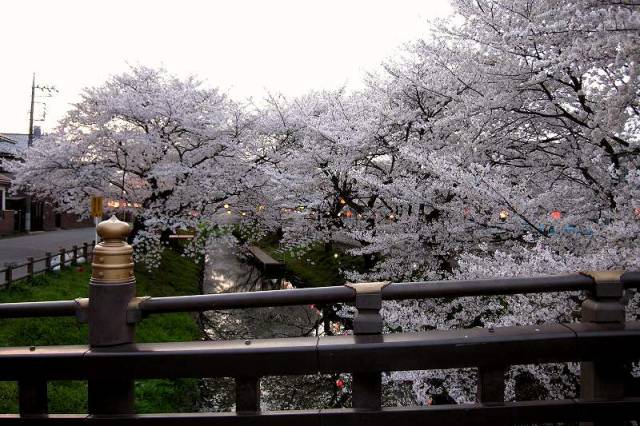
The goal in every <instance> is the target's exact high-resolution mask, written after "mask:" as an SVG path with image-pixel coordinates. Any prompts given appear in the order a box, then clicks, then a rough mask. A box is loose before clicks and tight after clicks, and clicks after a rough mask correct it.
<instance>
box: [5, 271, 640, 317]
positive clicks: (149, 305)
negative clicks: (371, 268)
mask: <svg viewBox="0 0 640 426" xmlns="http://www.w3.org/2000/svg"><path fill="white" fill-rule="evenodd" d="M620 280H621V282H622V284H623V286H624V287H625V288H627V289H629V288H638V287H640V271H628V272H625V273H624V274H623V275H622V276H621V278H620ZM594 285H595V284H594V281H593V279H592V278H591V277H588V276H586V275H583V274H563V275H549V276H540V277H527V278H519V277H516V278H498V279H480V280H456V281H446V280H444V281H424V282H406V283H392V284H389V285H387V286H386V287H384V288H383V289H382V290H381V296H382V299H383V300H406V299H427V298H439V297H469V296H495V295H513V294H521V293H549V292H565V291H581V290H592V289H593V287H594ZM355 297H356V295H355V292H354V291H353V289H351V288H349V287H346V286H333V287H315V288H300V289H285V290H269V291H252V292H242V293H218V294H200V295H191V296H169V297H145V298H142V299H140V303H139V304H138V305H137V307H138V309H139V310H140V312H141V314H143V315H148V314H157V313H169V312H204V311H210V310H219V309H240V308H257V307H275V306H294V305H308V304H331V303H352V302H354V301H355ZM78 309H83V306H82V305H81V304H79V303H78V302H77V301H76V300H66V301H46V302H20V303H0V318H16V317H29V316H33V317H40V316H74V315H78Z"/></svg>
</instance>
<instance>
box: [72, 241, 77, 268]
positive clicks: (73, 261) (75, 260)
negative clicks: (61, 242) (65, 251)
mask: <svg viewBox="0 0 640 426" xmlns="http://www.w3.org/2000/svg"><path fill="white" fill-rule="evenodd" d="M71 250H72V252H71V264H72V265H74V266H75V265H77V264H78V246H76V245H74V246H73V248H72V249H71Z"/></svg>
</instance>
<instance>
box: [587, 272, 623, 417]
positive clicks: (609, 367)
mask: <svg viewBox="0 0 640 426" xmlns="http://www.w3.org/2000/svg"><path fill="white" fill-rule="evenodd" d="M623 272H624V271H604V272H583V275H586V276H588V277H590V278H592V279H593V282H594V286H593V290H591V291H588V292H587V300H585V301H584V302H583V303H582V312H581V314H582V322H592V323H600V324H610V326H616V325H617V326H619V327H620V328H623V327H624V322H625V307H624V303H623V297H624V287H623V285H622V282H621V280H620V277H621V276H622V274H623ZM611 355H612V357H611V358H609V359H607V360H594V361H588V362H586V361H585V362H582V363H580V398H581V399H583V400H585V401H591V400H600V399H609V400H613V399H621V398H623V397H624V379H625V371H624V365H623V362H622V361H617V360H616V359H615V354H611ZM580 424H581V425H582V426H587V425H594V424H596V425H597V424H602V425H604V423H600V422H597V423H592V422H586V423H585V422H583V423H580ZM606 424H607V425H613V424H620V425H622V424H623V423H622V422H615V421H612V422H609V421H607V423H606Z"/></svg>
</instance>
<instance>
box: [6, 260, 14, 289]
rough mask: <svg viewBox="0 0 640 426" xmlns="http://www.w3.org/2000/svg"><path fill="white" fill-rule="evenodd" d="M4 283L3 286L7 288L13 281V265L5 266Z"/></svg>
mask: <svg viewBox="0 0 640 426" xmlns="http://www.w3.org/2000/svg"><path fill="white" fill-rule="evenodd" d="M4 273H5V276H4V281H5V285H6V286H7V287H9V286H10V285H11V281H13V265H7V269H6V270H5V272H4Z"/></svg>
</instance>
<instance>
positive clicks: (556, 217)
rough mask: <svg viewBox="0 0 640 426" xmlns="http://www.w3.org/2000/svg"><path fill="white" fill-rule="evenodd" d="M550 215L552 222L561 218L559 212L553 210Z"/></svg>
mask: <svg viewBox="0 0 640 426" xmlns="http://www.w3.org/2000/svg"><path fill="white" fill-rule="evenodd" d="M550 215H551V219H553V220H558V219H560V218H561V217H562V213H561V212H560V210H554V211H552V212H551V213H550Z"/></svg>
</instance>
